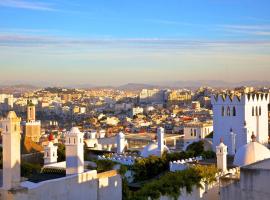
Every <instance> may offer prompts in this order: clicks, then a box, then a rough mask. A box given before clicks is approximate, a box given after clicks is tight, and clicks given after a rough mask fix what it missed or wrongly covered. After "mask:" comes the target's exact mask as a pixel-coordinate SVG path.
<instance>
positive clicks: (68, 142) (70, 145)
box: [65, 127, 84, 175]
mask: <svg viewBox="0 0 270 200" xmlns="http://www.w3.org/2000/svg"><path fill="white" fill-rule="evenodd" d="M83 135H84V134H83V133H82V132H80V130H79V129H78V128H77V127H73V128H72V129H71V130H70V131H69V132H67V134H66V135H65V146H66V167H67V168H66V174H67V175H68V174H79V173H82V172H84V153H83V152H84V150H83V144H84V143H83Z"/></svg>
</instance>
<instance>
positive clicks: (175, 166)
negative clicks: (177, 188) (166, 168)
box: [170, 156, 203, 172]
mask: <svg viewBox="0 0 270 200" xmlns="http://www.w3.org/2000/svg"><path fill="white" fill-rule="evenodd" d="M202 159H203V158H202V156H198V157H194V158H188V159H185V160H177V161H172V162H170V171H171V172H175V171H182V170H185V169H187V168H188V166H189V165H190V164H191V163H194V162H197V161H201V160H202Z"/></svg>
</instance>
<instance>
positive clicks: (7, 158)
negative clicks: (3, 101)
mask: <svg viewBox="0 0 270 200" xmlns="http://www.w3.org/2000/svg"><path fill="white" fill-rule="evenodd" d="M20 122H21V118H19V117H17V115H16V113H15V112H14V111H10V112H9V113H8V116H7V118H5V119H2V120H1V125H2V129H3V188H4V189H6V190H9V189H11V188H16V187H18V186H20V181H21V143H20V141H21V130H20Z"/></svg>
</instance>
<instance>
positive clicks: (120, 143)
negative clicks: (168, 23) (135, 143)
mask: <svg viewBox="0 0 270 200" xmlns="http://www.w3.org/2000/svg"><path fill="white" fill-rule="evenodd" d="M116 139H117V153H118V154H122V153H123V152H124V149H125V144H126V141H125V134H124V133H123V132H120V133H119V134H118V135H117V136H116Z"/></svg>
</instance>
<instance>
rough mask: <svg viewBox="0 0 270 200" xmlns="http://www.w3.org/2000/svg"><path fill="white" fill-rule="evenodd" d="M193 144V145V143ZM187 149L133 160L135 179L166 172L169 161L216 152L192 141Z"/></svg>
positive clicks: (207, 156)
mask: <svg viewBox="0 0 270 200" xmlns="http://www.w3.org/2000/svg"><path fill="white" fill-rule="evenodd" d="M193 144H194V145H193ZM193 144H191V145H192V146H191V147H190V150H188V151H182V152H175V153H164V154H163V156H162V157H161V158H160V157H157V156H150V157H148V158H142V159H138V160H136V161H135V164H134V165H133V166H131V170H133V171H134V173H135V175H134V178H135V181H145V180H149V179H152V178H155V177H156V176H158V175H160V174H162V173H164V172H166V171H168V170H169V163H170V161H175V160H182V159H188V158H192V157H195V156H203V157H204V158H205V159H209V158H214V157H215V156H216V154H215V153H214V152H212V151H203V148H201V147H203V146H202V143H201V142H199V143H193Z"/></svg>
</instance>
